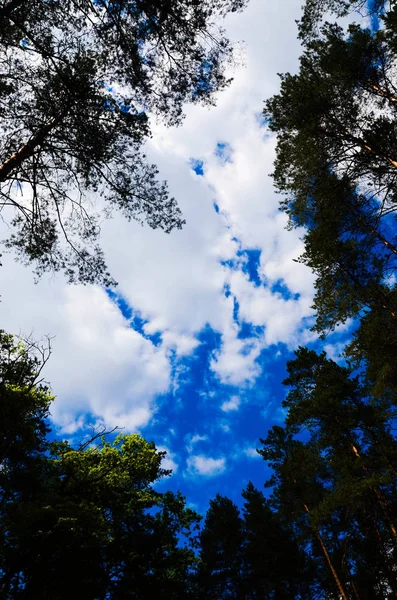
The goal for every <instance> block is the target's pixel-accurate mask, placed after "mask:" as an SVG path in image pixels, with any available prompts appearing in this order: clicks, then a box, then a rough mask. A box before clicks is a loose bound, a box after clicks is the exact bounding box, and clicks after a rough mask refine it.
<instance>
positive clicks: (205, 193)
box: [0, 0, 349, 512]
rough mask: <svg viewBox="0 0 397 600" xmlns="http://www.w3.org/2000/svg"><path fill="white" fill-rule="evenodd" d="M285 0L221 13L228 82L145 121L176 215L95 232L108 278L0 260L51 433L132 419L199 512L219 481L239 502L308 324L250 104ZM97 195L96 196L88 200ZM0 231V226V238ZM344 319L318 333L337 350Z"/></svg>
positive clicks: (257, 469) (269, 144)
mask: <svg viewBox="0 0 397 600" xmlns="http://www.w3.org/2000/svg"><path fill="white" fill-rule="evenodd" d="M300 5H301V0H283V2H277V3H276V2H273V3H271V2H264V1H263V0H251V1H250V4H249V6H248V8H247V10H246V11H245V12H244V13H243V14H237V15H231V16H229V17H228V18H227V20H226V22H225V24H224V25H225V28H226V31H227V33H228V35H229V36H230V37H231V38H232V39H233V40H234V41H235V42H236V44H237V46H236V48H237V50H236V64H235V65H234V66H233V67H230V68H231V69H232V71H231V73H230V74H231V75H232V76H233V77H234V80H233V83H232V84H231V86H230V88H229V89H227V90H225V91H224V92H222V94H220V95H219V97H218V98H217V104H216V106H215V107H211V108H203V107H199V106H189V107H187V108H186V118H185V120H184V123H183V125H182V126H181V127H180V128H178V129H171V128H166V127H164V126H163V125H162V124H161V123H156V122H154V123H153V124H152V127H153V138H152V139H151V140H150V141H149V142H148V144H147V148H146V149H145V150H146V152H147V155H148V157H149V159H150V160H151V161H153V162H154V163H156V164H157V165H158V167H159V171H160V176H161V178H163V179H166V180H167V181H168V183H169V187H170V191H171V193H172V194H173V195H174V196H175V197H176V198H177V200H178V202H179V205H180V206H181V209H182V211H183V213H184V217H185V219H186V222H187V223H186V226H185V227H184V229H183V230H182V231H177V232H173V233H172V234H170V235H165V234H164V233H162V232H161V231H152V230H149V229H148V228H147V227H141V226H140V225H139V224H137V223H127V222H126V221H125V220H123V219H122V217H117V216H116V217H115V218H113V219H112V220H107V221H103V222H102V236H101V244H102V247H103V249H104V251H105V254H106V259H107V262H108V265H109V267H110V270H111V272H112V274H113V276H114V277H115V278H116V280H117V281H118V282H119V286H118V288H117V289H116V290H106V289H102V288H100V287H98V286H86V287H84V286H68V285H67V284H66V283H65V281H64V280H63V279H62V277H61V276H60V277H53V276H52V277H44V278H43V279H42V280H41V281H40V282H39V283H38V284H37V285H36V284H35V283H34V281H33V277H32V274H31V272H30V271H29V270H28V269H25V268H23V267H22V266H21V265H18V264H15V262H14V260H13V257H12V256H8V255H5V256H3V257H2V262H3V267H2V269H1V273H0V276H1V278H2V290H5V291H4V293H3V292H2V302H1V304H0V310H1V311H2V326H3V327H4V328H6V329H7V330H8V331H10V332H14V333H17V334H18V333H21V334H24V335H29V334H32V335H33V336H34V337H35V338H36V339H40V338H41V337H42V336H44V335H46V334H49V335H51V336H53V356H52V357H51V360H50V361H49V363H48V365H47V366H46V372H45V375H46V377H47V379H48V380H49V381H50V382H51V386H52V388H53V391H54V393H55V394H56V396H57V398H56V401H55V403H54V405H53V409H52V418H53V426H54V430H55V431H56V432H57V433H58V434H59V435H60V436H66V437H70V438H71V439H72V440H75V441H78V440H81V438H82V437H83V436H84V435H85V433H86V431H87V426H88V425H89V424H94V425H98V424H102V423H104V424H106V425H107V426H108V427H113V426H115V425H118V426H120V427H124V431H126V432H128V431H139V432H141V433H142V434H143V435H144V436H145V437H146V438H148V439H149V440H153V441H155V443H156V444H157V446H159V447H160V448H163V449H166V450H167V452H168V456H167V461H166V465H165V466H168V467H171V468H173V470H174V474H173V476H172V477H171V478H170V479H169V480H167V482H164V483H163V484H161V485H164V486H167V487H169V488H170V487H171V488H173V489H181V490H182V492H183V493H184V494H185V495H186V496H187V497H188V501H189V502H190V503H192V504H193V505H194V506H195V507H196V508H197V509H198V510H200V511H201V512H203V511H204V510H205V508H206V506H207V503H208V499H209V498H210V497H213V496H214V495H215V493H217V492H220V493H223V494H227V495H229V496H230V497H231V498H233V499H234V500H235V501H237V502H239V501H240V500H239V498H240V492H241V489H242V488H243V487H244V486H245V485H246V483H247V481H248V480H249V479H251V480H252V481H253V482H254V483H255V484H257V485H258V486H259V487H261V486H262V484H263V482H264V480H265V479H266V477H267V474H268V471H267V468H266V466H265V464H264V463H263V461H262V460H261V459H260V458H258V457H257V456H256V453H255V448H256V447H257V446H258V440H259V437H261V436H262V437H264V436H266V432H267V430H268V428H269V427H270V426H271V425H272V424H274V423H280V422H282V419H283V412H282V410H281V402H282V400H283V398H284V396H285V390H284V389H283V387H282V385H281V381H282V379H283V378H284V376H285V363H286V361H287V360H288V359H290V358H291V357H292V353H293V349H294V348H296V347H297V346H298V345H306V344H310V345H311V346H313V347H318V348H319V347H320V346H321V344H320V342H319V340H317V338H316V336H315V335H314V334H313V332H311V331H310V327H311V325H312V319H313V317H312V311H311V308H310V307H311V304H312V298H313V275H312V274H311V273H310V271H309V270H308V269H306V268H305V267H304V266H303V265H300V264H297V263H296V262H294V259H295V258H297V257H298V256H299V255H300V253H301V252H302V241H301V239H300V238H301V236H302V232H301V231H293V232H289V231H287V230H286V229H285V226H286V217H285V215H283V214H282V213H280V211H279V210H278V202H279V197H278V196H277V194H275V192H274V189H273V187H272V182H271V179H270V177H269V173H270V172H271V171H272V162H273V160H274V147H275V140H274V137H273V136H272V135H271V134H270V133H269V131H268V130H267V127H266V123H265V122H264V120H263V118H262V117H261V111H262V107H263V101H264V100H265V99H266V98H267V97H269V96H270V95H272V94H274V93H275V92H277V90H278V85H279V80H278V77H277V73H278V72H285V71H295V70H296V69H297V66H298V57H299V53H300V47H299V43H298V41H297V39H296V24H295V19H297V18H299V15H300ZM99 208H100V207H99ZM2 237H4V236H2ZM348 336H349V325H347V326H346V327H345V328H344V329H343V330H341V331H339V332H337V333H336V334H334V335H333V336H331V337H330V338H329V339H327V340H326V341H325V343H324V344H323V345H325V348H326V350H327V351H328V352H329V354H330V355H331V356H337V354H338V352H339V351H340V350H341V348H342V347H343V343H344V342H345V341H346V339H348Z"/></svg>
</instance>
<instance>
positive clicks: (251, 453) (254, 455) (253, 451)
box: [243, 447, 260, 458]
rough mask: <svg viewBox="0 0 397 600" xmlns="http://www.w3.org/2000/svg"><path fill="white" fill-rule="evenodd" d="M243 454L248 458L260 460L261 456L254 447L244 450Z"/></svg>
mask: <svg viewBox="0 0 397 600" xmlns="http://www.w3.org/2000/svg"><path fill="white" fill-rule="evenodd" d="M243 453H244V454H245V455H246V456H248V458H260V454H258V452H257V451H256V448H254V447H248V448H244V450H243Z"/></svg>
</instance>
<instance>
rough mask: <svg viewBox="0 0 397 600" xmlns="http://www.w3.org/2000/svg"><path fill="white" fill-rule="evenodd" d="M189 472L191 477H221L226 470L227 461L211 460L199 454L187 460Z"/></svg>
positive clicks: (223, 459)
mask: <svg viewBox="0 0 397 600" xmlns="http://www.w3.org/2000/svg"><path fill="white" fill-rule="evenodd" d="M187 466H188V472H189V474H190V475H203V476H205V477H213V476H214V475H220V474H221V473H223V472H224V471H225V469H226V459H225V458H224V457H222V458H211V457H209V456H204V455H203V454H198V455H196V456H191V457H190V458H188V460H187Z"/></svg>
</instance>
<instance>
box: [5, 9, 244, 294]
mask: <svg viewBox="0 0 397 600" xmlns="http://www.w3.org/2000/svg"><path fill="white" fill-rule="evenodd" d="M245 3H246V0H216V1H215V2H214V1H212V0H203V1H202V2H196V1H195V0H173V1H172V2H171V1H170V0H161V1H160V2H158V1H156V2H155V1H153V0H134V1H122V2H108V1H107V0H99V1H97V0H95V1H94V0H67V1H63V0H62V1H61V0H51V1H45V2H42V1H41V0H32V1H30V2H24V1H22V0H10V1H9V2H7V3H2V5H1V6H0V130H1V135H0V196H1V197H0V205H1V206H2V213H3V217H5V218H7V219H8V220H9V221H10V222H11V225H12V227H13V231H12V233H11V235H10V236H9V237H8V239H7V240H6V247H7V248H9V249H11V248H12V249H13V250H14V251H15V252H16V254H17V256H18V257H19V259H20V260H22V261H23V262H24V263H29V264H32V265H33V266H34V268H35V270H36V273H37V274H40V273H42V272H43V271H46V270H53V271H59V270H60V271H64V272H65V274H66V276H67V278H68V280H69V281H71V282H74V281H80V282H84V283H88V282H94V281H95V282H102V283H103V284H105V285H108V284H111V283H114V282H113V280H112V278H111V276H110V274H109V273H108V271H107V269H106V265H105V261H104V256H103V252H102V251H101V249H100V247H99V246H98V244H97V242H96V240H97V238H98V235H99V222H100V219H99V218H98V216H95V214H94V212H93V210H92V205H93V204H97V205H98V208H99V210H100V212H101V214H102V215H108V214H109V212H111V211H112V209H113V208H117V209H118V210H120V211H121V213H122V214H123V215H124V216H125V217H126V218H127V219H136V220H138V221H140V222H142V223H143V222H146V223H148V225H149V226H150V227H153V228H161V229H163V230H164V231H165V232H170V231H171V230H172V229H175V228H180V227H182V225H183V223H184V220H183V217H182V214H181V211H180V209H179V208H178V206H177V203H176V201H175V199H174V198H172V197H170V195H169V193H168V190H167V186H166V184H165V183H161V182H160V181H159V180H158V178H157V174H158V172H157V169H156V167H155V166H154V165H151V164H150V163H149V162H148V161H147V160H146V157H145V155H144V153H143V151H142V146H143V144H144V142H145V140H147V138H148V136H150V124H149V116H152V118H160V119H161V120H163V121H164V122H165V123H167V124H168V125H177V124H178V123H180V122H181V119H182V117H183V114H182V109H183V105H184V103H186V102H193V103H197V102H202V103H211V102H213V99H214V94H215V93H216V92H217V91H219V90H221V89H223V88H224V87H225V86H226V85H227V84H228V83H229V81H230V79H228V77H227V76H226V75H225V66H226V65H227V63H228V62H229V61H230V60H231V58H232V47H231V44H230V43H229V41H228V40H227V39H226V38H225V36H224V34H223V32H222V30H220V29H219V27H218V26H217V25H216V23H215V21H216V19H219V17H221V16H223V15H225V14H226V13H228V12H230V11H236V10H240V9H242V8H243V6H244V5H245Z"/></svg>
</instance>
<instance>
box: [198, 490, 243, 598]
mask: <svg viewBox="0 0 397 600" xmlns="http://www.w3.org/2000/svg"><path fill="white" fill-rule="evenodd" d="M242 544H243V521H242V519H241V516H240V512H239V510H238V508H237V506H236V505H235V504H234V503H233V502H232V501H231V500H230V499H229V498H227V497H225V496H221V495H220V494H217V496H216V497H215V498H214V500H210V505H209V509H208V511H207V514H206V517H205V520H204V524H203V528H202V531H201V532H200V553H199V554H200V566H199V573H198V581H199V598H202V599H203V600H204V599H207V600H216V599H219V600H221V599H223V598H234V599H236V600H237V599H242V598H244V595H243V594H244V587H243V553H242Z"/></svg>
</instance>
